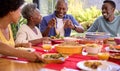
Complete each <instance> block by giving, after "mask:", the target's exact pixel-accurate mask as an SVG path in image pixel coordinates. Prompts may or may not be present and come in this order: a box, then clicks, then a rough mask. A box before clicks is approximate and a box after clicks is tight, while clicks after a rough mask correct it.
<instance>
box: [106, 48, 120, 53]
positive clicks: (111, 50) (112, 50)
mask: <svg viewBox="0 0 120 71" xmlns="http://www.w3.org/2000/svg"><path fill="white" fill-rule="evenodd" d="M105 50H106V51H110V52H118V53H120V50H116V49H110V47H106V48H105Z"/></svg>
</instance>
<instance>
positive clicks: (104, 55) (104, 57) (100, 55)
mask: <svg viewBox="0 0 120 71" xmlns="http://www.w3.org/2000/svg"><path fill="white" fill-rule="evenodd" d="M109 56H110V55H109V52H100V53H98V58H99V59H100V60H108V59H109Z"/></svg>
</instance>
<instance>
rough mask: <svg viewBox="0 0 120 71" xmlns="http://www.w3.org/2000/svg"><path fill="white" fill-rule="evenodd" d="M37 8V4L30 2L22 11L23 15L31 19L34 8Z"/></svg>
mask: <svg viewBox="0 0 120 71" xmlns="http://www.w3.org/2000/svg"><path fill="white" fill-rule="evenodd" d="M36 8H37V4H35V3H28V4H27V5H25V6H24V7H23V9H22V11H21V13H22V16H23V17H24V18H26V19H27V20H29V19H30V17H31V16H32V15H33V13H34V10H36Z"/></svg>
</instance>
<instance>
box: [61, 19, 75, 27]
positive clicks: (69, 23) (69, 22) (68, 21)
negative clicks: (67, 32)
mask: <svg viewBox="0 0 120 71" xmlns="http://www.w3.org/2000/svg"><path fill="white" fill-rule="evenodd" d="M63 23H64V28H71V29H74V28H75V26H74V25H73V23H72V21H71V20H69V19H66V20H64V22H63Z"/></svg>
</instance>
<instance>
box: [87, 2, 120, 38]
mask: <svg viewBox="0 0 120 71" xmlns="http://www.w3.org/2000/svg"><path fill="white" fill-rule="evenodd" d="M115 8H116V5H115V3H114V1H111V0H105V1H104V2H103V5H102V15H103V16H100V17H98V18H97V19H96V21H95V22H94V23H93V25H92V26H91V27H90V28H89V29H88V30H87V32H96V31H98V32H106V33H109V34H110V35H111V37H115V36H117V34H120V16H115V15H114V11H115Z"/></svg>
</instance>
